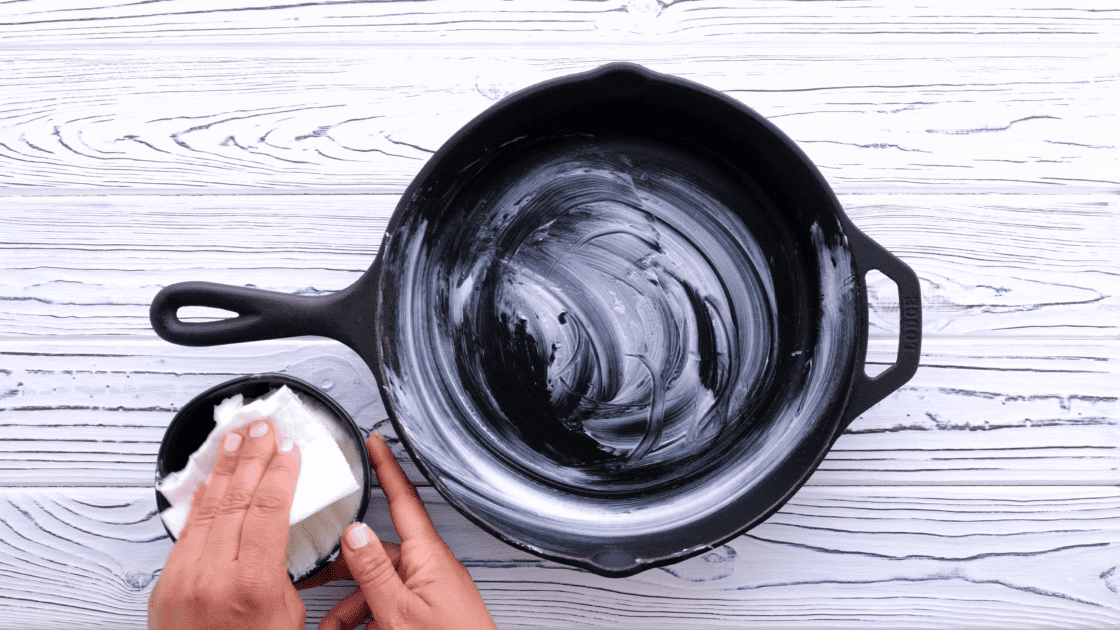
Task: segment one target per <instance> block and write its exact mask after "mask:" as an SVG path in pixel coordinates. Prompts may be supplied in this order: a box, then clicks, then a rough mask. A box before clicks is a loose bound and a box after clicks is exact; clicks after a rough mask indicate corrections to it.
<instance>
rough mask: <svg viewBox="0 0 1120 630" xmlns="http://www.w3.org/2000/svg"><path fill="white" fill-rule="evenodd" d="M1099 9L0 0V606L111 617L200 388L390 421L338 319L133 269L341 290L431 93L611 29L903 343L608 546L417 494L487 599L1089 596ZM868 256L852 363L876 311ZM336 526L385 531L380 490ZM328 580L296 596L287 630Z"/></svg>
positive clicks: (908, 610) (152, 555)
mask: <svg viewBox="0 0 1120 630" xmlns="http://www.w3.org/2000/svg"><path fill="white" fill-rule="evenodd" d="M1061 4H1065V5H1066V8H1055V7H1056V6H1057V5H1061ZM1118 7H1120V5H1117V4H1116V3H1115V0H1099V1H1096V2H1094V1H1093V0H1072V1H1070V2H1065V3H1059V2H1051V1H1050V0H1014V1H1012V0H991V1H985V0H969V1H952V2H932V3H918V2H897V3H894V2H892V3H877V2H869V3H860V2H840V1H835V2H790V1H767V2H738V3H736V2H720V1H716V0H693V1H686V0H679V1H677V2H668V1H660V2H659V1H655V0H632V1H629V2H628V1H626V0H607V1H604V2H577V1H567V0H563V1H561V0H547V1H542V2H530V1H529V0H514V1H511V2H497V1H485V2H458V3H456V2H450V1H444V0H440V1H435V2H411V1H395V2H374V3H360V2H345V1H339V2H332V1H330V0H326V1H321V2H292V3H288V4H285V3H283V2H279V1H277V0H163V1H161V2H131V3H118V2H107V1H105V0H31V1H24V2H0V268H3V271H2V273H0V628H20V629H27V628H54V627H81V628H113V629H114V630H115V629H119V628H139V627H144V625H145V604H146V601H147V598H148V595H149V593H150V592H151V588H152V585H153V584H154V580H155V579H156V577H157V576H158V572H159V570H160V568H161V567H162V565H163V563H164V560H165V559H166V557H167V554H168V551H169V550H170V548H171V544H170V542H169V541H168V539H167V538H166V536H165V535H164V532H163V530H162V528H161V526H160V524H159V521H158V517H157V515H156V513H155V501H154V493H153V490H152V488H151V486H152V482H153V470H154V460H155V453H156V449H157V448H158V445H159V442H160V438H161V436H162V435H163V431H164V428H165V427H166V425H167V423H168V422H169V421H170V419H171V417H172V416H173V414H174V412H175V410H176V409H177V408H178V407H179V406H181V405H183V404H184V403H186V402H187V401H188V400H190V399H191V398H192V397H193V396H194V395H196V394H197V393H199V392H201V391H202V390H203V389H205V388H207V387H210V386H212V385H214V384H217V383H219V382H222V381H224V380H227V379H230V378H233V377H235V376H238V375H242V374H247V373H253V372H262V371H284V372H288V373H290V374H293V375H296V376H299V377H301V378H304V379H307V380H310V381H312V382H314V383H316V384H319V385H320V386H322V387H323V388H324V389H329V390H330V392H331V393H332V394H333V395H334V396H336V397H337V398H338V400H339V401H340V402H341V403H342V404H343V405H344V406H346V407H347V408H348V409H349V410H350V412H351V413H352V414H353V415H354V416H355V417H356V418H357V419H358V421H359V423H360V424H361V425H362V427H363V428H364V429H366V430H370V429H372V428H374V427H377V428H378V429H379V430H382V431H387V432H391V430H392V429H391V427H390V426H389V423H388V422H387V421H386V415H385V412H384V410H383V408H382V406H381V403H380V401H379V400H378V399H377V397H376V395H375V393H374V380H373V378H372V376H371V374H370V372H369V370H368V369H367V368H366V367H365V365H364V364H363V363H362V362H361V361H360V360H359V359H358V358H357V356H356V355H355V354H353V353H352V352H351V351H349V350H347V349H346V348H344V347H342V346H341V345H339V344H337V343H334V342H330V341H326V340H322V339H316V338H301V339H294V340H286V341H277V342H268V343H254V344H245V345H241V346H228V347H217V348H198V349H190V348H181V347H177V346H173V345H171V344H169V343H166V342H164V341H162V340H160V339H158V338H157V337H156V336H155V334H154V333H153V332H152V330H151V329H150V327H149V324H148V304H149V303H150V301H151V298H152V297H153V296H154V295H155V293H156V292H157V291H158V290H159V289H160V288H161V287H163V286H166V285H168V284H171V283H173V282H178V281H183V280H210V281H215V282H225V283H232V284H241V285H246V284H248V285H255V286H258V287H262V288H266V289H272V290H277V291H286V292H297V293H321V292H329V291H333V290H337V289H340V288H342V287H345V286H347V285H348V284H349V283H350V282H352V281H353V280H354V279H355V278H357V277H358V276H359V275H360V273H361V272H362V271H363V270H365V269H366V268H367V267H368V266H369V264H370V263H371V262H372V261H373V258H374V255H375V254H376V252H377V248H378V245H379V242H380V240H381V235H382V233H383V230H384V228H385V225H386V221H387V219H388V217H389V215H390V213H391V211H392V209H393V207H394V206H395V204H396V202H397V199H398V196H399V195H400V194H401V192H402V191H403V189H404V187H405V186H406V185H407V183H408V182H409V181H410V179H411V178H412V177H413V175H414V174H415V173H416V172H417V171H418V169H419V168H420V166H421V165H423V164H424V162H425V160H426V159H427V158H428V156H429V155H431V153H432V152H433V151H434V150H435V149H437V148H438V147H439V146H440V144H441V143H442V142H443V141H444V140H445V139H447V138H448V137H449V136H450V135H451V134H452V133H454V132H455V131H456V130H457V129H458V128H459V127H460V126H461V125H463V124H464V123H466V122H467V121H468V120H470V119H471V118H472V117H473V116H475V115H476V114H478V113H479V112H481V111H482V110H484V109H485V108H486V107H487V106H489V105H490V104H492V103H493V102H494V101H495V100H497V99H499V98H501V97H502V96H504V95H506V94H509V93H510V92H512V91H515V90H517V89H519V88H522V87H525V86H528V85H531V84H534V83H536V82H538V81H541V80H544V79H546V78H550V77H556V76H560V75H564V74H568V73H571V72H576V71H581V70H586V69H590V68H593V67H596V66H598V65H600V64H602V63H605V62H608V61H613V60H629V61H635V62H638V63H641V64H644V65H646V66H648V67H649V68H651V69H653V70H657V71H662V72H667V73H671V74H676V75H679V76H682V77H686V78H690V79H693V80H696V81H699V82H701V83H704V84H706V85H709V86H711V87H713V88H716V89H719V90H722V91H724V92H725V93H727V94H730V95H732V96H733V97H735V98H738V99H741V100H742V101H743V102H744V103H746V104H748V105H749V106H751V107H753V108H754V109H756V110H757V111H758V112H760V113H761V114H763V115H764V116H767V117H769V118H770V120H772V121H773V122H774V123H776V124H777V125H778V126H779V127H781V128H782V129H783V130H784V131H785V132H786V133H787V134H789V135H790V136H791V137H792V138H794V139H795V140H796V141H797V142H798V143H800V145H801V147H802V148H803V149H804V150H805V151H806V152H807V153H808V154H809V156H810V157H811V158H812V159H813V160H814V161H815V162H816V164H817V165H818V166H819V167H820V169H821V170H822V172H823V173H824V174H825V176H826V177H827V178H828V180H829V181H830V182H831V184H832V186H833V188H834V189H835V190H836V192H837V193H838V195H839V196H840V199H841V202H842V203H843V204H844V206H845V208H846V209H847V211H848V212H849V214H850V215H851V217H852V219H853V220H854V221H855V223H856V224H857V225H859V226H860V228H862V229H863V230H865V231H866V232H867V233H868V234H869V235H870V236H871V237H872V238H874V239H876V240H878V241H879V242H880V243H882V244H883V245H885V246H886V247H887V248H888V249H890V250H892V251H893V252H895V253H896V254H897V255H898V256H900V257H901V258H902V259H903V260H905V261H906V262H907V263H908V264H910V265H911V266H912V267H913V268H914V269H915V271H917V273H918V275H919V276H920V277H921V281H922V291H923V294H924V295H923V297H924V312H925V341H924V353H923V361H922V363H923V364H922V367H921V368H920V370H919V371H918V373H917V375H916V376H915V377H914V379H913V380H912V381H911V382H910V383H909V384H908V385H907V386H906V387H904V388H903V389H902V390H901V391H899V392H897V393H896V394H894V395H892V396H891V397H889V398H888V399H887V400H885V401H883V402H882V403H880V404H879V405H877V406H876V407H874V408H873V409H871V410H870V411H868V412H867V413H865V414H864V415H863V416H862V417H860V418H859V419H857V420H856V421H855V422H854V423H853V424H852V425H851V427H850V429H849V430H848V431H847V433H846V434H845V435H844V436H842V437H841V438H840V440H839V442H838V443H837V444H836V447H835V448H834V449H833V451H832V452H831V454H830V455H829V457H828V458H827V459H826V460H825V462H824V464H823V465H822V466H821V468H820V470H819V471H818V472H817V473H816V474H815V475H814V476H813V477H812V479H811V481H810V482H809V484H808V485H807V486H806V487H805V488H804V489H803V490H801V491H800V492H799V493H798V494H797V495H796V496H795V497H794V498H793V500H791V501H790V502H789V503H788V504H787V505H786V506H785V508H784V509H782V510H781V511H780V512H779V513H778V514H776V515H775V516H773V517H772V518H771V519H770V520H769V521H768V522H766V523H765V524H763V525H761V526H759V527H757V528H755V529H754V530H752V531H750V532H748V533H747V534H746V535H744V536H741V537H739V538H737V539H735V540H734V541H732V542H731V543H729V544H728V545H725V546H723V547H721V548H719V549H717V550H715V551H713V552H711V553H709V554H707V555H705V556H702V557H698V558H694V559H692V560H689V561H687V562H684V563H681V564H678V565H675V566H672V567H667V568H665V569H655V570H651V571H648V572H646V573H642V574H640V575H637V576H634V577H631V578H626V579H618V580H611V579H606V578H600V577H597V576H594V575H591V574H588V573H585V572H581V571H578V570H575V569H571V568H568V567H565V566H562V565H558V564H555V563H552V562H545V561H541V560H539V559H537V558H535V557H533V556H530V555H527V554H525V553H521V552H519V551H516V550H514V549H512V548H509V547H507V546H505V545H504V544H502V543H500V542H498V541H496V540H494V539H493V538H491V537H490V536H489V535H487V534H485V533H483V532H481V531H480V530H478V529H477V528H476V527H474V526H472V525H470V524H469V523H468V522H466V521H465V520H464V519H463V518H462V517H460V516H459V515H458V514H457V513H456V512H455V511H454V510H452V509H450V508H449V507H448V506H447V505H446V504H445V503H444V502H442V501H441V500H440V498H439V497H438V496H437V495H436V494H435V492H434V491H432V490H431V489H430V488H421V493H422V494H423V495H424V497H425V499H426V500H427V504H428V507H429V509H430V510H431V512H432V513H433V515H434V517H435V520H436V522H437V526H438V528H439V530H440V531H441V533H442V534H443V535H444V536H445V537H446V539H447V540H448V542H449V543H450V544H451V546H452V549H453V550H454V551H455V553H456V554H457V555H458V556H459V557H460V558H461V559H462V560H463V561H464V563H465V564H466V565H467V566H468V567H469V568H470V570H471V572H472V574H473V575H474V577H475V579H476V581H477V583H478V585H479V587H480V588H481V590H482V593H483V596H484V597H485V598H486V601H487V603H488V605H489V607H490V609H491V611H492V612H493V614H494V617H495V619H496V620H497V621H498V625H499V626H500V627H501V628H522V627H551V628H561V627H562V628H591V627H610V628H641V629H643V630H653V629H657V628H666V629H679V628H717V627H718V628H744V627H765V628H794V627H796V628H835V627H861V628H892V629H893V628H938V629H941V628H1012V627H1022V628H1116V627H1120V568H1118V567H1120V488H1118V487H1117V485H1118V482H1120V473H1118V470H1117V466H1118V463H1120V452H1118V450H1117V446H1118V445H1120V428H1118V421H1120V420H1118V418H1120V414H1118V409H1117V395H1118V390H1120V379H1118V374H1117V372H1118V363H1117V361H1118V358H1120V355H1118V348H1120V343H1118V342H1120V339H1118V335H1117V332H1118V324H1120V302H1118V299H1117V292H1118V288H1120V275H1118V274H1120V243H1118V231H1117V227H1118V217H1120V159H1118V156H1120V120H1118V116H1117V110H1118V109H1120V10H1118ZM871 288H872V301H873V309H872V335H873V338H872V341H871V349H870V351H869V359H870V360H871V361H872V362H873V363H875V364H877V365H879V366H880V367H881V366H883V365H886V364H888V363H889V362H890V361H891V356H892V355H893V348H894V345H895V342H894V340H895V339H896V336H897V308H898V305H897V298H896V296H895V295H894V291H893V285H892V284H890V283H889V282H885V283H884V282H879V281H874V282H872V285H871ZM195 315H197V316H199V317H204V316H206V315H208V314H207V313H205V312H203V311H202V310H201V309H199V310H198V311H196V312H195ZM209 315H212V313H210V314H209ZM398 452H399V449H398ZM399 454H400V455H401V456H402V457H404V455H403V453H399ZM412 472H413V473H415V470H414V469H413V470H412ZM414 476H415V477H416V479H417V480H420V478H419V476H418V475H414ZM367 520H368V521H369V522H370V524H371V525H372V526H373V527H374V528H375V529H376V530H377V531H379V532H382V533H384V534H385V535H386V537H388V538H391V535H390V534H389V532H391V527H390V525H389V522H388V519H387V517H386V515H385V512H384V504H383V503H375V504H374V505H372V507H371V509H370V512H369V515H368V517H367ZM348 588H349V586H348V585H333V586H329V587H321V588H319V589H316V590H313V591H308V592H306V593H305V599H306V601H307V603H308V610H309V615H308V625H309V627H314V625H315V624H316V623H317V622H318V619H319V617H320V616H321V615H322V614H323V613H324V612H325V611H326V610H327V609H328V608H329V606H330V605H331V604H333V603H334V602H336V601H338V600H339V599H340V598H341V597H342V596H343V594H344V593H345V592H348Z"/></svg>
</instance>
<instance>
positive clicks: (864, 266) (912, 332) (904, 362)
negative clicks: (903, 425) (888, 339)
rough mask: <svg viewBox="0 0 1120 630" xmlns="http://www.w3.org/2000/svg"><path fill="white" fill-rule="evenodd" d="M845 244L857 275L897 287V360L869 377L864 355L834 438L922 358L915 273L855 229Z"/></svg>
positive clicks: (906, 376)
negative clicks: (876, 274) (873, 274)
mask: <svg viewBox="0 0 1120 630" xmlns="http://www.w3.org/2000/svg"><path fill="white" fill-rule="evenodd" d="M848 242H849V243H850V244H851V248H852V254H853V257H854V258H855V262H856V269H857V270H858V273H860V274H866V273H867V272H868V271H871V270H872V269H877V270H878V271H880V272H882V273H883V274H884V275H886V276H887V277H888V278H890V279H891V280H893V281H894V283H895V284H896V285H897V286H898V307H899V308H898V357H897V359H895V362H894V365H892V366H891V367H889V368H887V369H886V371H884V372H883V373H881V374H879V375H878V376H875V377H870V376H868V375H867V372H866V371H865V370H866V367H865V366H866V361H867V357H866V354H865V355H864V361H863V364H862V365H859V366H858V367H857V368H856V374H855V382H854V384H853V386H852V395H851V397H850V398H849V400H848V408H847V411H846V412H845V417H844V421H843V422H842V423H841V428H840V429H838V430H837V432H836V434H837V436H839V434H840V432H841V431H843V429H844V428H847V426H848V424H850V423H851V421H852V420H855V419H856V417H857V416H859V415H860V414H861V413H863V412H864V411H867V410H868V409H870V408H871V407H872V406H874V405H875V404H876V403H878V402H879V401H881V400H883V399H884V398H886V397H887V396H888V395H890V394H891V393H892V392H894V391H895V390H897V389H898V388H900V387H902V386H903V385H905V384H906V382H907V381H909V380H910V378H911V377H913V376H914V373H915V372H917V371H918V362H919V360H920V359H921V356H922V291H921V285H919V284H918V274H916V273H914V270H913V269H911V268H910V267H909V266H907V265H906V263H904V262H902V261H901V260H899V259H898V258H896V257H895V256H894V255H893V254H891V253H890V252H888V251H887V250H886V249H884V248H883V247H882V246H881V245H879V244H878V243H876V242H875V241H873V240H871V239H870V238H868V237H867V236H866V235H864V234H863V233H861V232H860V231H859V230H851V231H850V232H849V234H848ZM866 336H867V330H866V329H865V330H864V337H865V338H866Z"/></svg>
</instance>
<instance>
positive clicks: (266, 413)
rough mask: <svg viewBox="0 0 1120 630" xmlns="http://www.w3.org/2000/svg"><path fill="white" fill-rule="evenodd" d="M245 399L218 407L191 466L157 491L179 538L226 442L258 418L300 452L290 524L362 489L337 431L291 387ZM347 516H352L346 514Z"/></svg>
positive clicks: (278, 438) (165, 518)
mask: <svg viewBox="0 0 1120 630" xmlns="http://www.w3.org/2000/svg"><path fill="white" fill-rule="evenodd" d="M243 400H244V398H243V397H242V396H241V394H237V395H235V396H233V397H232V398H227V399H226V400H224V401H222V403H221V404H219V405H217V406H216V407H215V408H214V423H215V425H216V426H215V427H214V430H213V431H211V432H210V435H208V436H207V437H206V441H205V442H203V443H202V446H201V447H199V449H198V450H197V451H195V452H194V453H192V454H191V456H190V459H189V461H188V462H187V465H186V467H185V468H183V470H180V471H178V472H175V473H172V474H170V475H168V476H167V477H165V478H164V479H163V481H162V482H161V483H160V484H159V486H158V487H157V489H158V490H159V491H160V492H161V493H162V494H163V496H164V497H166V498H167V501H168V502H169V503H170V504H171V507H170V508H169V509H167V510H164V511H163V512H162V513H161V514H160V516H161V517H162V518H163V521H164V523H166V524H167V528H168V529H169V530H171V532H172V533H173V534H175V537H176V538H178V537H179V534H180V533H181V532H182V530H183V526H184V525H185V524H186V520H187V514H188V513H189V511H190V507H191V501H192V500H193V499H194V495H195V492H196V491H197V490H198V487H199V486H200V485H201V484H202V481H203V480H204V479H205V478H206V475H208V474H209V473H210V472H211V471H212V470H213V469H214V461H215V460H216V459H217V456H218V452H219V449H220V448H221V440H222V438H224V437H225V435H226V434H227V433H229V432H230V431H233V430H235V429H237V428H240V427H243V426H245V425H248V424H252V423H254V422H256V421H258V420H268V421H269V422H271V424H272V426H273V427H274V428H275V435H276V441H277V443H279V442H280V441H282V440H284V439H291V440H292V441H294V442H295V443H296V444H297V445H298V446H299V449H300V472H299V479H298V480H297V482H296V494H295V499H294V501H293V503H292V512H291V517H290V518H289V521H288V522H289V524H290V525H295V524H296V523H299V522H301V521H303V520H305V519H307V518H308V517H310V516H312V515H313V514H315V513H317V512H319V511H321V510H323V509H324V508H326V507H327V506H330V505H331V504H332V503H335V502H336V501H339V500H340V499H343V498H345V497H347V496H349V495H351V494H354V493H355V492H358V491H359V490H360V489H361V488H360V486H359V485H358V482H357V480H356V479H355V478H354V473H353V471H352V469H351V466H350V464H349V463H347V461H346V457H345V456H344V455H343V454H342V451H341V450H340V449H339V447H338V443H337V442H336V441H335V439H334V438H333V437H332V436H331V432H329V431H328V430H327V428H326V427H324V426H323V423H322V422H321V421H320V420H318V419H316V418H315V416H316V415H317V414H316V412H315V411H314V410H312V409H309V408H308V407H307V406H305V405H304V404H303V402H302V401H301V400H300V398H299V397H298V396H296V394H294V393H293V392H292V390H290V389H288V387H287V386H284V387H281V388H280V389H278V390H276V391H274V392H270V393H269V394H267V395H265V396H262V397H260V398H258V399H257V400H255V401H253V402H252V403H250V404H248V405H245V404H243ZM348 503H350V502H348ZM355 509H356V508H355ZM335 511H338V510H335ZM332 516H333V513H332ZM345 518H346V519H349V518H350V516H349V515H345ZM331 520H335V519H334V518H332V519H331ZM343 526H344V527H345V524H344V525H343ZM316 529H319V528H318V527H316ZM293 531H294V530H293ZM335 540H336V541H337V534H336V535H335ZM289 560H290V559H289ZM297 575H298V573H297Z"/></svg>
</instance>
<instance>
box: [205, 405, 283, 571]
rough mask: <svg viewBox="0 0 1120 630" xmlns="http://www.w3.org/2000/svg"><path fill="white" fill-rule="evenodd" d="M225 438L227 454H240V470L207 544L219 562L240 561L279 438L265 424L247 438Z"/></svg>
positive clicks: (220, 502)
mask: <svg viewBox="0 0 1120 630" xmlns="http://www.w3.org/2000/svg"><path fill="white" fill-rule="evenodd" d="M234 435H241V436H242V439H241V441H240V442H237V441H236V440H235V439H234V438H233V436H234ZM225 439H226V441H225V442H224V443H223V451H226V452H234V451H236V452H237V453H238V459H237V467H236V469H235V470H234V471H233V474H232V476H231V477H230V478H229V481H228V484H227V486H226V489H225V492H224V493H223V495H222V496H221V498H220V499H218V508H217V513H216V514H215V515H214V524H213V525H212V526H211V527H210V536H209V538H208V539H207V541H206V546H207V554H208V555H212V556H213V557H214V558H215V559H216V560H217V561H219V562H222V561H233V560H235V559H236V558H237V550H238V548H239V546H240V544H241V527H242V524H243V523H244V521H245V514H246V513H247V512H248V511H249V504H250V503H251V502H252V500H253V495H254V494H255V493H256V491H257V486H258V485H259V484H260V482H261V478H263V477H264V471H265V469H266V468H268V464H269V462H270V461H271V460H272V455H273V453H275V452H276V438H275V437H274V434H273V431H272V427H271V426H270V425H269V424H268V423H267V422H264V421H258V422H256V423H254V424H253V426H252V427H250V428H249V431H248V435H247V436H246V435H243V434H242V433H241V432H240V431H239V432H237V433H231V434H229V435H227V436H226V438H225ZM235 442H236V443H235Z"/></svg>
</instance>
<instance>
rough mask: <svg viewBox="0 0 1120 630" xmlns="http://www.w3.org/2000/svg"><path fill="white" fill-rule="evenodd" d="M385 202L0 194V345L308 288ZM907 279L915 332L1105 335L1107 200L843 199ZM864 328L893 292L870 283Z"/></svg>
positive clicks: (138, 327) (887, 329)
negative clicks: (913, 290)
mask: <svg viewBox="0 0 1120 630" xmlns="http://www.w3.org/2000/svg"><path fill="white" fill-rule="evenodd" d="M397 199H398V196H396V195H337V196H336V195H228V196H227V195H218V196H213V195H205V196H158V197H151V196H82V197H49V198H48V197H0V226H3V228H4V230H3V232H4V234H3V236H0V267H2V268H5V273H4V274H3V276H0V338H14V339H24V340H32V339H50V338H55V337H59V336H67V335H83V336H84V335H112V336H115V337H120V338H127V339H144V338H150V337H151V335H152V332H151V325H150V323H149V319H148V306H149V305H150V303H151V300H152V298H153V297H154V296H155V294H156V293H157V292H158V291H159V289H160V288H162V287H164V286H167V285H169V284H172V283H174V282H181V281H186V280H208V281H213V282H222V283H226V284H234V285H253V286H257V287H261V288H265V289H270V290H274V291H282V292H286V293H302V294H308V295H315V294H321V293H326V292H330V291H334V290H338V289H342V288H344V287H346V286H348V285H349V284H350V283H352V282H354V281H355V280H356V279H357V278H358V277H359V276H360V275H361V273H362V272H364V271H365V269H366V268H368V267H369V265H370V264H372V262H373V259H374V256H375V255H376V253H377V250H378V246H379V244H380V242H381V238H382V235H383V234H384V231H385V227H386V225H387V224H388V219H389V216H390V215H391V214H392V211H393V208H394V207H395V205H396V202H397ZM841 202H842V203H843V204H844V206H845V208H846V209H847V211H848V213H849V214H850V216H851V217H852V219H853V220H854V221H855V223H856V224H857V225H858V226H860V228H861V229H863V230H864V231H865V232H867V234H868V235H870V236H871V237H872V238H874V239H876V240H878V241H879V242H880V243H881V244H882V245H884V246H885V247H887V248H888V249H889V250H891V251H892V252H894V253H895V254H896V255H898V256H899V257H900V258H902V260H904V261H905V262H906V263H907V264H909V265H911V266H912V267H913V268H914V270H915V271H916V272H917V274H918V276H919V278H920V279H921V285H922V293H923V296H922V297H923V316H924V330H925V334H926V336H930V335H956V336H960V335H969V336H982V337H1025V336H1026V337H1052V336H1059V335H1060V336H1062V337H1106V338H1115V336H1116V334H1117V331H1118V330H1120V302H1118V300H1120V298H1118V295H1120V258H1118V257H1117V256H1115V255H1114V254H1115V248H1116V243H1117V239H1118V238H1120V234H1118V231H1117V226H1118V222H1120V202H1118V201H1117V200H1116V197H1112V196H1080V195H1075V196H1057V195H995V196H984V197H979V198H969V197H965V198H962V197H960V196H956V195H887V196H871V195H845V196H842V197H841ZM870 289H871V293H870V298H871V324H872V327H871V334H872V335H873V336H877V337H880V336H881V337H884V338H889V339H896V338H897V335H898V332H897V331H898V297H897V292H896V291H895V289H894V285H893V283H892V282H890V281H878V282H873V283H872V284H871V287H870Z"/></svg>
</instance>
